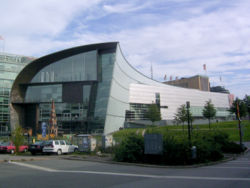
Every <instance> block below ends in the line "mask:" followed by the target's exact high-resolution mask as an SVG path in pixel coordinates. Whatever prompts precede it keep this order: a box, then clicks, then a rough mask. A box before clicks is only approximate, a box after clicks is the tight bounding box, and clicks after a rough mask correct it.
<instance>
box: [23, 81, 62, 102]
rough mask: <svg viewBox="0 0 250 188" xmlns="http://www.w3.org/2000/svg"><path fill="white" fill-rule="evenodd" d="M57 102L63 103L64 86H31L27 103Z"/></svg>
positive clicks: (27, 93)
mask: <svg viewBox="0 0 250 188" xmlns="http://www.w3.org/2000/svg"><path fill="white" fill-rule="evenodd" d="M52 99H53V100H54V101H55V102H61V101H62V85H59V84H58V85H47V86H29V87H28V89H27V92H26V96H25V102H50V101H51V100H52Z"/></svg>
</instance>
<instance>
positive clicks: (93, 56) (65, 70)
mask: <svg viewBox="0 0 250 188" xmlns="http://www.w3.org/2000/svg"><path fill="white" fill-rule="evenodd" d="M86 80H97V51H96V50H94V51H89V52H85V53H81V54H77V55H73V56H70V57H67V58H64V59H62V60H59V61H57V62H53V63H52V64H50V65H48V66H46V67H44V68H43V69H42V70H41V71H40V72H39V73H38V74H37V75H36V76H35V77H34V78H33V79H32V81H31V83H41V82H70V81H86Z"/></svg>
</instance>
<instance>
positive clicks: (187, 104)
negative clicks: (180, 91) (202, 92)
mask: <svg viewBox="0 0 250 188" xmlns="http://www.w3.org/2000/svg"><path fill="white" fill-rule="evenodd" d="M186 107H187V119H188V141H189V145H190V144H191V131H190V113H189V109H190V102H189V101H187V102H186Z"/></svg>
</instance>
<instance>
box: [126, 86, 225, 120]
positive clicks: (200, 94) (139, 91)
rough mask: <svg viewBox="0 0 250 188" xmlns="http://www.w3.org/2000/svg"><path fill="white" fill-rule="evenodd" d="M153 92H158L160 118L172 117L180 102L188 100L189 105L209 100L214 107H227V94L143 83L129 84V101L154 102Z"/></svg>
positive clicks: (198, 105) (197, 104) (200, 104)
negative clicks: (162, 107)
mask: <svg viewBox="0 0 250 188" xmlns="http://www.w3.org/2000/svg"><path fill="white" fill-rule="evenodd" d="M155 93H160V100H161V106H168V108H167V109H161V114H162V119H165V120H167V119H173V118H174V114H175V113H176V112H177V108H179V107H180V106H181V105H182V104H186V101H190V104H191V106H196V107H203V106H204V105H205V103H206V101H208V100H210V99H211V101H212V103H213V104H214V106H215V107H222V108H229V100H228V94H223V93H214V92H206V91H200V90H196V89H186V88H179V87H174V86H169V85H163V86H148V85H143V84H131V85H130V97H129V102H130V103H144V104H151V103H152V101H153V102H155Z"/></svg>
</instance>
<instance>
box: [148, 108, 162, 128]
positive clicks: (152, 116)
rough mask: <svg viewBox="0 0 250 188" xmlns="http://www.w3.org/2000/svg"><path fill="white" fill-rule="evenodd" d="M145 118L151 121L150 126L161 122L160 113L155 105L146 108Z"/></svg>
mask: <svg viewBox="0 0 250 188" xmlns="http://www.w3.org/2000/svg"><path fill="white" fill-rule="evenodd" d="M146 118H148V119H149V120H150V121H152V124H153V123H154V122H155V121H160V120H161V112H160V110H159V108H158V106H157V105H156V104H151V105H150V106H149V108H148V112H147V113H146Z"/></svg>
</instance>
